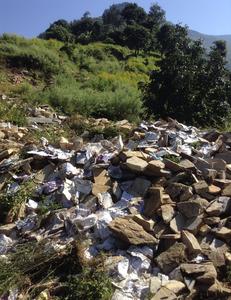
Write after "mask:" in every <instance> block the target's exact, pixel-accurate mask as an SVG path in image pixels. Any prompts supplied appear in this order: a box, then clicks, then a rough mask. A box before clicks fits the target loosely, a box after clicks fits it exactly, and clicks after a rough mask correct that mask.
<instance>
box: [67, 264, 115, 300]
mask: <svg viewBox="0 0 231 300" xmlns="http://www.w3.org/2000/svg"><path fill="white" fill-rule="evenodd" d="M68 291H69V295H68V296H67V298H66V299H67V300H76V299H84V298H85V299H88V300H95V299H97V300H109V299H111V296H112V293H113V287H112V283H111V281H110V279H109V277H108V276H107V275H106V274H105V273H104V272H102V271H97V270H95V269H88V268H86V269H83V271H82V273H80V274H79V275H76V276H71V277H70V279H69V281H68Z"/></svg>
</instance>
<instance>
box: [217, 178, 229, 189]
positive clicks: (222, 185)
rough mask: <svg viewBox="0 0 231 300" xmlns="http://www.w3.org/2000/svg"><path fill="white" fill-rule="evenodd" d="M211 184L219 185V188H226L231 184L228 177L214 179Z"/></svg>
mask: <svg viewBox="0 0 231 300" xmlns="http://www.w3.org/2000/svg"><path fill="white" fill-rule="evenodd" d="M213 184H214V185H216V186H218V187H220V188H221V189H224V188H226V187H227V186H228V185H230V184H231V180H229V179H214V181H213Z"/></svg>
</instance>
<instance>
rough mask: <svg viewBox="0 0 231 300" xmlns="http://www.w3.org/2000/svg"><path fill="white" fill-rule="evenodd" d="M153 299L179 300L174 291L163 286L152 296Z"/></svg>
mask: <svg viewBox="0 0 231 300" xmlns="http://www.w3.org/2000/svg"><path fill="white" fill-rule="evenodd" d="M150 299H151V300H165V299H168V300H177V296H176V294H175V293H174V292H172V291H170V290H169V289H167V288H166V287H162V288H161V289H159V290H158V291H157V293H156V294H155V295H154V296H153V297H151V298H150Z"/></svg>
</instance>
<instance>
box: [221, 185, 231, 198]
mask: <svg viewBox="0 0 231 300" xmlns="http://www.w3.org/2000/svg"><path fill="white" fill-rule="evenodd" d="M222 196H228V197H231V184H228V185H227V186H226V187H225V188H224V189H223V191H222Z"/></svg>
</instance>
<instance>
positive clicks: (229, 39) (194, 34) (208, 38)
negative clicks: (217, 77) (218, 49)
mask: <svg viewBox="0 0 231 300" xmlns="http://www.w3.org/2000/svg"><path fill="white" fill-rule="evenodd" d="M189 36H190V38H191V39H193V40H198V39H201V40H202V41H203V44H204V46H205V47H206V49H209V48H210V47H211V46H212V44H213V42H214V41H217V40H224V41H226V45H227V61H228V66H229V68H231V34H229V35H207V34H203V33H200V32H198V31H195V30H189Z"/></svg>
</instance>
